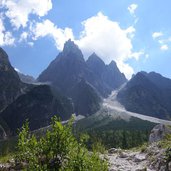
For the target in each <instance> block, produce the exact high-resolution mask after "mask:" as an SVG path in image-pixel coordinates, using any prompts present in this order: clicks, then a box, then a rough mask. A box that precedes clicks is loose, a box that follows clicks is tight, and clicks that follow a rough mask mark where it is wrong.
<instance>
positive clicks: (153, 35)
mask: <svg viewBox="0 0 171 171" xmlns="http://www.w3.org/2000/svg"><path fill="white" fill-rule="evenodd" d="M161 36H163V33H162V32H154V33H153V34H152V37H153V39H156V38H159V37H161Z"/></svg>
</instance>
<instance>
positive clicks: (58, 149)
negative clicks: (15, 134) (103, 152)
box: [16, 117, 108, 171]
mask: <svg viewBox="0 0 171 171" xmlns="http://www.w3.org/2000/svg"><path fill="white" fill-rule="evenodd" d="M86 141H87V135H82V136H81V137H79V138H76V137H75V136H74V135H73V120H72V119H71V120H70V121H69V122H68V123H67V124H65V125H62V124H61V122H60V121H59V120H58V119H57V118H56V117H53V119H52V128H51V130H48V131H47V133H46V135H45V136H44V137H41V138H39V139H38V138H36V137H35V135H33V134H30V133H29V126H28V122H26V123H25V125H24V126H23V127H22V131H21V132H20V133H19V140H18V155H17V156H16V160H18V162H20V163H23V162H24V163H26V168H25V169H26V170H35V171H36V170H37V171H40V170H42V171H43V170H51V171H53V170H54V171H62V170H65V171H86V170H92V171H99V170H101V171H107V170H108V166H107V162H106V161H105V160H102V159H100V157H99V155H98V153H97V152H96V150H93V151H92V152H89V151H88V150H87V148H86V145H85V142H86Z"/></svg>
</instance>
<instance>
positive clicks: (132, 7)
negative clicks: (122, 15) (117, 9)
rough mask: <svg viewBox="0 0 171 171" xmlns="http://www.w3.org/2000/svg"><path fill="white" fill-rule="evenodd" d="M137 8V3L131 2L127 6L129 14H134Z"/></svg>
mask: <svg viewBox="0 0 171 171" xmlns="http://www.w3.org/2000/svg"><path fill="white" fill-rule="evenodd" d="M137 8H138V5H137V4H131V5H130V6H129V7H128V11H129V12H130V14H131V15H133V16H134V15H135V10H136V9H137Z"/></svg>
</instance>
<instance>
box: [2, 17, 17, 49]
mask: <svg viewBox="0 0 171 171" xmlns="http://www.w3.org/2000/svg"><path fill="white" fill-rule="evenodd" d="M14 41H15V39H14V38H13V36H12V34H11V32H9V31H6V30H5V27H4V24H3V18H2V16H1V15H0V46H5V45H13V44H14Z"/></svg>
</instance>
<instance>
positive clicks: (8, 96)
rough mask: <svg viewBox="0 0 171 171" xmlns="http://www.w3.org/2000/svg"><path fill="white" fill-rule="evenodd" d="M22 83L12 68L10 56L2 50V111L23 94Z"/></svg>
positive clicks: (0, 65) (0, 92) (0, 63)
mask: <svg viewBox="0 0 171 171" xmlns="http://www.w3.org/2000/svg"><path fill="white" fill-rule="evenodd" d="M22 87H23V85H22V83H21V81H20V79H19V77H18V74H17V72H16V71H15V70H14V68H13V67H12V66H11V64H10V62H9V60H8V55H7V54H6V52H5V51H4V50H3V49H2V48H0V111H1V110H2V109H4V108H5V107H6V106H7V105H8V104H10V103H11V102H12V101H13V100H14V99H15V98H16V97H17V96H19V95H20V94H21V92H22Z"/></svg>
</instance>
